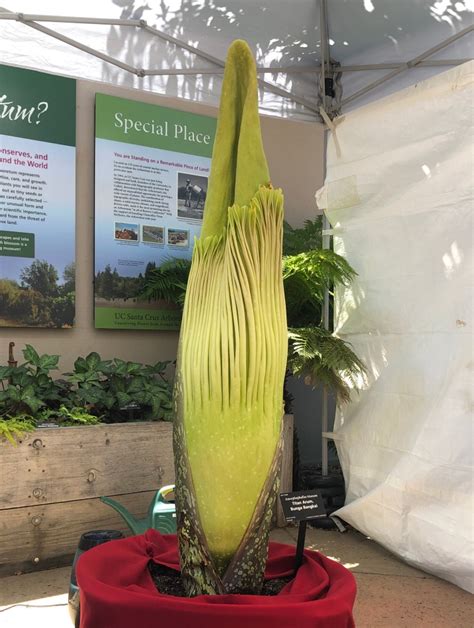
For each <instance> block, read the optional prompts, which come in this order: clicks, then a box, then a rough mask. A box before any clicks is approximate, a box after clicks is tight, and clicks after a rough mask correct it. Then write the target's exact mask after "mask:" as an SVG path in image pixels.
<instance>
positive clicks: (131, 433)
mask: <svg viewBox="0 0 474 628" xmlns="http://www.w3.org/2000/svg"><path fill="white" fill-rule="evenodd" d="M284 431H285V443H286V446H285V448H284V463H283V466H282V490H291V470H292V457H293V448H292V446H291V444H292V438H293V417H292V416H288V417H285V423H284ZM0 480H1V481H0V576H7V575H12V574H15V573H18V572H26V571H34V570H41V569H48V568H51V567H59V566H62V565H67V564H70V563H71V561H72V557H73V555H74V552H75V551H76V548H77V544H78V541H79V538H80V536H81V534H83V533H84V532H87V531H88V530H98V529H105V528H111V529H114V530H121V531H122V532H124V533H127V534H128V532H129V531H128V528H127V527H126V526H125V524H124V522H123V520H122V518H121V517H120V516H119V515H118V514H117V513H116V512H115V511H114V510H113V509H112V508H110V506H106V505H105V504H103V503H102V502H101V501H100V499H99V498H100V497H101V496H103V495H107V496H109V497H114V498H115V499H117V500H118V501H120V502H121V503H122V504H123V505H124V506H125V507H126V508H128V509H129V510H130V511H131V512H132V513H133V514H134V515H135V516H137V517H144V516H145V515H146V511H147V508H148V505H149V503H150V501H151V498H152V497H153V495H154V493H155V492H156V490H157V489H158V488H160V487H161V486H163V485H165V484H172V483H173V482H174V462H173V448H172V424H171V423H163V422H154V423H145V422H144V423H116V424H108V425H95V426H90V427H55V428H41V429H38V430H36V431H35V432H33V433H32V434H30V435H28V437H27V438H25V439H24V440H23V442H22V443H21V444H20V445H19V446H18V447H13V446H12V445H11V444H10V443H6V442H5V443H0ZM277 521H278V524H279V525H284V519H283V518H282V514H281V513H279V514H278V516H277Z"/></svg>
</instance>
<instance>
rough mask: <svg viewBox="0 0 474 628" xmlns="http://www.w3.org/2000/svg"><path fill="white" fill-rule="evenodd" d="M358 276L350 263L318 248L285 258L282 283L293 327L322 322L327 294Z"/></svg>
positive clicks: (290, 323)
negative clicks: (322, 307)
mask: <svg viewBox="0 0 474 628" xmlns="http://www.w3.org/2000/svg"><path fill="white" fill-rule="evenodd" d="M355 275H356V273H355V271H354V270H353V268H351V266H350V265H349V264H348V263H347V261H346V260H345V259H344V258H343V257H341V256H340V255H337V253H334V252H333V251H331V250H329V249H316V250H314V251H307V252H305V253H298V254H297V255H291V256H287V257H284V258H283V280H284V286H285V299H286V309H287V317H288V324H289V326H290V327H292V326H297V327H302V326H304V325H314V324H315V323H319V322H320V321H321V306H322V304H323V302H324V292H325V290H329V291H330V292H331V290H332V288H333V286H335V285H340V284H344V285H348V284H350V282H351V281H352V280H353V279H354V277H355Z"/></svg>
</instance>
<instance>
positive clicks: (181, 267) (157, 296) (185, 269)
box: [140, 259, 191, 306]
mask: <svg viewBox="0 0 474 628" xmlns="http://www.w3.org/2000/svg"><path fill="white" fill-rule="evenodd" d="M190 268H191V261H190V260H186V259H170V260H167V261H165V262H163V264H161V266H159V267H158V268H155V269H153V270H151V271H150V273H149V276H148V277H146V278H145V285H144V287H143V290H142V294H141V295H140V297H141V298H143V299H153V300H164V301H171V302H173V303H178V304H179V305H181V306H182V305H183V304H184V296H185V294H186V286H187V283H188V276H189V270H190Z"/></svg>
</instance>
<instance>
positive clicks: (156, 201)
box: [95, 94, 216, 329]
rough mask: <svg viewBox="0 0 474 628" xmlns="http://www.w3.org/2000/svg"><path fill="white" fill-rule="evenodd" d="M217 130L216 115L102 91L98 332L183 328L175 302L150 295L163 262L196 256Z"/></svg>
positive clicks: (99, 102)
mask: <svg viewBox="0 0 474 628" xmlns="http://www.w3.org/2000/svg"><path fill="white" fill-rule="evenodd" d="M215 128H216V120H215V118H210V117H208V116H201V115H196V114H192V113H186V112H184V111H178V110H175V109H169V108H166V107H159V106H157V105H150V104H147V103H142V102H137V101H134V100H124V99H123V98H116V97H113V96H107V95H105V94H97V96H96V157H95V184H96V188H95V326H96V327H98V328H106V329H177V328H178V327H179V323H180V317H181V314H180V309H179V307H178V306H177V305H175V304H173V303H170V302H168V301H164V300H162V301H156V300H153V299H148V298H145V297H144V293H145V290H146V288H147V287H149V286H150V281H151V280H152V278H153V271H154V270H155V269H157V268H159V267H160V266H161V265H162V264H163V263H166V262H169V261H170V260H173V259H176V258H181V259H190V258H191V253H192V246H193V241H194V238H195V237H197V236H199V233H200V230H201V225H202V218H203V212H204V203H205V200H206V194H207V181H208V176H209V171H210V164H211V155H212V146H213V143H214V134H215Z"/></svg>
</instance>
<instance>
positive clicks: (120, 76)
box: [0, 0, 474, 121]
mask: <svg viewBox="0 0 474 628" xmlns="http://www.w3.org/2000/svg"><path fill="white" fill-rule="evenodd" d="M0 12H13V13H23V14H36V15H42V16H46V15H50V16H51V15H54V16H67V17H89V18H103V19H127V20H140V19H142V20H146V22H147V24H148V25H150V26H152V27H154V28H156V29H158V30H160V31H162V32H164V33H165V34H167V35H171V36H173V37H176V38H178V39H180V40H181V41H184V42H185V43H186V44H188V45H192V46H194V47H196V48H197V49H199V50H200V51H202V52H204V53H208V54H209V55H212V56H213V57H215V58H217V59H218V60H224V59H225V55H226V50H227V48H228V46H229V44H230V42H231V41H232V40H234V39H236V38H243V39H246V40H247V41H248V42H249V44H250V46H251V47H252V48H253V50H254V52H255V56H256V59H257V64H258V65H259V66H261V67H265V68H267V67H285V68H288V67H292V68H295V67H296V68H297V71H293V72H286V73H284V72H283V73H279V74H274V73H265V74H262V75H261V78H262V79H263V80H265V81H266V82H268V83H272V84H273V85H274V86H278V87H280V88H282V89H284V90H286V91H287V92H289V93H290V94H291V95H292V96H293V98H296V99H297V100H300V101H306V102H307V103H308V104H309V105H310V106H309V107H305V106H304V105H302V104H300V103H298V102H295V101H294V100H292V98H291V97H290V98H286V97H282V96H281V95H278V94H275V93H272V92H271V91H269V90H268V89H262V90H261V94H260V97H261V102H260V109H261V112H262V113H266V114H270V115H275V116H282V117H290V118H296V119H302V120H313V121H314V120H315V119H317V110H318V108H317V98H318V82H319V79H318V72H317V69H315V68H317V66H318V65H319V64H320V63H321V23H320V22H321V20H320V3H319V2H318V1H317V0H292V1H291V2H288V0H262V1H261V2H258V3H257V2H255V0H227V1H226V2H224V1H222V0H147V1H146V0H100V1H97V0H83V1H82V2H81V3H65V2H64V1H63V0H41V1H38V0H4V1H3V5H2V7H1V8H0ZM327 14H328V19H327V21H328V37H329V49H328V51H329V54H330V56H331V59H332V60H334V61H337V62H339V63H341V64H342V65H343V66H344V65H348V64H352V65H353V64H374V63H381V62H385V63H403V62H406V61H409V60H411V59H413V58H415V57H416V56H418V55H420V54H422V53H423V52H425V51H426V50H427V49H429V48H431V47H433V46H436V45H437V44H439V43H441V42H442V41H444V40H446V39H448V38H450V37H452V36H453V35H455V34H456V33H459V32H461V31H462V30H464V29H466V27H469V26H472V24H473V21H474V20H473V18H474V1H473V0H462V1H451V0H397V2H394V1H393V0H329V1H328V2H327ZM38 23H40V24H41V25H42V26H45V27H47V28H49V29H52V30H54V31H56V32H58V33H60V34H62V35H65V36H67V37H70V38H72V39H74V40H76V41H78V42H80V43H82V44H84V45H86V46H89V47H90V48H92V49H94V50H96V51H98V52H99V53H104V54H106V55H109V56H111V57H113V58H114V59H117V60H119V61H121V62H124V63H126V64H128V65H130V66H133V67H134V68H138V69H140V68H144V69H153V70H167V69H170V68H171V69H174V70H176V69H183V68H184V69H186V70H190V71H194V70H196V69H199V70H204V71H205V70H207V71H211V70H213V69H214V70H215V69H216V64H215V63H212V62H210V61H209V60H206V59H205V58H202V57H199V56H197V55H196V54H194V53H192V52H190V51H188V50H185V49H183V48H180V47H178V46H176V45H175V44H171V43H167V42H165V41H164V40H162V39H160V38H159V37H157V36H156V34H155V35H154V34H152V33H151V32H149V31H147V30H145V29H143V28H138V27H134V26H125V25H104V24H102V25H97V24H79V23H72V24H69V23H57V22H44V21H42V22H40V21H39V20H38ZM471 56H472V38H470V37H469V36H464V37H461V38H460V39H458V40H457V41H455V42H453V43H451V44H450V45H449V46H447V47H446V48H444V49H443V50H441V51H439V52H438V53H437V54H436V55H433V56H430V57H429V59H430V60H433V59H434V60H438V61H439V60H442V59H445V60H446V59H466V58H470V57H471ZM0 60H1V62H2V63H7V64H12V65H19V66H23V67H29V68H33V69H38V70H43V71H47V72H52V73H56V74H63V75H68V76H73V77H77V78H83V79H89V80H95V81H102V82H106V83H112V84H116V85H121V86H123V87H130V88H137V89H142V90H147V91H153V92H155V93H159V94H163V95H167V96H171V97H179V98H185V99H189V100H193V101H195V102H202V103H206V104H210V105H217V104H218V99H219V93H220V87H221V75H219V74H198V75H193V74H188V75H171V76H166V75H164V76H145V77H138V76H136V75H134V74H132V73H130V72H127V71H126V70H123V69H121V68H119V67H117V66H114V65H112V64H110V63H108V62H106V61H104V60H101V59H99V58H97V57H94V56H92V55H90V54H88V53H87V52H84V51H81V50H78V49H76V48H73V47H71V46H69V45H68V44H66V43H64V42H62V41H59V40H58V39H54V38H52V37H51V36H50V35H47V34H44V33H43V32H39V31H38V30H33V29H32V28H31V26H28V25H26V24H23V23H20V22H16V21H10V20H1V21H0ZM306 68H308V71H307V72H306V71H305V69H306ZM443 69H445V68H443V67H423V68H417V69H411V70H409V71H407V72H404V73H402V74H400V75H398V76H397V78H395V79H394V80H392V81H390V82H388V83H385V84H384V85H383V86H381V87H380V88H378V89H377V90H373V91H371V92H370V93H368V94H367V96H364V97H362V98H359V99H357V100H356V101H354V102H353V103H351V104H350V107H354V106H359V105H360V104H363V103H364V102H367V100H373V99H374V98H379V97H380V96H385V95H387V93H391V92H393V91H396V90H398V89H400V88H401V87H405V86H406V85H409V84H412V83H415V82H417V81H419V80H421V79H424V78H426V77H428V76H431V75H433V74H435V73H438V72H440V71H442V70H443ZM387 72H389V70H386V69H384V70H371V71H357V72H347V73H344V74H343V79H342V86H343V100H344V99H345V98H347V97H349V96H350V95H351V94H354V93H355V92H357V91H358V90H359V89H361V88H362V87H364V86H366V85H368V84H369V83H371V82H372V81H375V80H376V79H378V78H380V77H381V76H383V75H384V74H386V73H387ZM311 106H312V107H311ZM348 108H349V107H347V108H346V110H347V109H348Z"/></svg>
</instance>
